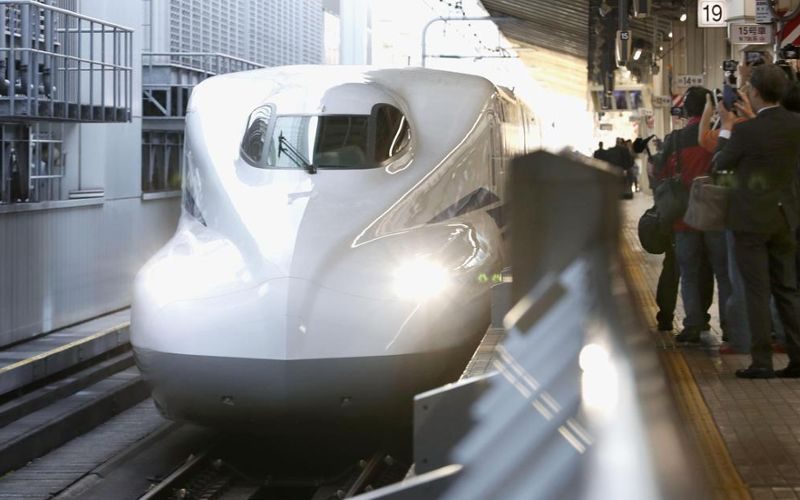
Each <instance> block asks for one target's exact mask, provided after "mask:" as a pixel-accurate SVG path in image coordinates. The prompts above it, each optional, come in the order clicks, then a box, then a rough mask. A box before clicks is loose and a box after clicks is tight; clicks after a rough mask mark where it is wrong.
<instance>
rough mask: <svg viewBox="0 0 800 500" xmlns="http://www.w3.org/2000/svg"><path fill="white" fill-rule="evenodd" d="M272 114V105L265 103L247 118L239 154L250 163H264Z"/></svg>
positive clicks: (257, 164)
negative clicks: (265, 104)
mask: <svg viewBox="0 0 800 500" xmlns="http://www.w3.org/2000/svg"><path fill="white" fill-rule="evenodd" d="M274 114H275V113H274V107H273V106H272V105H267V106H262V107H260V108H257V109H256V110H255V111H253V112H252V113H250V117H249V118H248V119H247V128H246V131H245V133H244V138H243V139H242V146H241V154H242V158H244V160H245V161H247V162H248V163H250V164H251V165H254V166H262V165H263V163H264V160H265V158H266V152H267V147H268V146H269V140H270V134H269V127H270V123H271V119H272V116H273V115H274Z"/></svg>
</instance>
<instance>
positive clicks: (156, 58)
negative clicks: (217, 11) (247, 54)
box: [142, 52, 264, 78]
mask: <svg viewBox="0 0 800 500" xmlns="http://www.w3.org/2000/svg"><path fill="white" fill-rule="evenodd" d="M158 66H168V67H171V68H176V69H181V70H186V71H192V72H197V73H201V74H203V75H206V78H207V77H210V76H214V75H221V74H224V73H234V72H237V71H248V70H251V69H258V68H263V67H264V65H263V64H258V63H256V62H253V61H248V60H247V59H242V58H240V57H235V56H231V55H228V54H221V53H219V52H145V53H143V54H142V67H143V68H144V69H145V70H152V69H153V68H154V67H158Z"/></svg>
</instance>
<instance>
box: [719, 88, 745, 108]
mask: <svg viewBox="0 0 800 500" xmlns="http://www.w3.org/2000/svg"><path fill="white" fill-rule="evenodd" d="M741 100H742V98H741V97H739V92H738V90H737V89H736V87H734V86H732V85H728V84H725V85H724V86H723V87H722V105H723V106H725V109H727V110H728V111H733V110H734V109H735V106H734V104H736V102H737V101H741Z"/></svg>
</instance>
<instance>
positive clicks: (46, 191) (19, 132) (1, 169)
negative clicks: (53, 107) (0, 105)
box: [0, 122, 66, 204]
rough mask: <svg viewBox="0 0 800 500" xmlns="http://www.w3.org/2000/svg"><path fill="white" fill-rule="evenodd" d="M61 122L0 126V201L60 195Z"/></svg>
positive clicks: (63, 159) (63, 157) (63, 155)
mask: <svg viewBox="0 0 800 500" xmlns="http://www.w3.org/2000/svg"><path fill="white" fill-rule="evenodd" d="M63 137H64V125H63V124H62V123H53V122H36V123H33V124H30V125H26V124H3V125H0V204H6V203H25V202H39V201H50V200H59V199H62V198H63V197H64V193H63V189H64V186H63V185H62V180H63V178H64V173H65V165H66V152H65V151H64V142H63Z"/></svg>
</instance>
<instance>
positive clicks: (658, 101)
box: [653, 95, 672, 108]
mask: <svg viewBox="0 0 800 500" xmlns="http://www.w3.org/2000/svg"><path fill="white" fill-rule="evenodd" d="M671 106H672V98H671V97H670V96H668V95H654V96H653V107H654V108H669V107H671Z"/></svg>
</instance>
